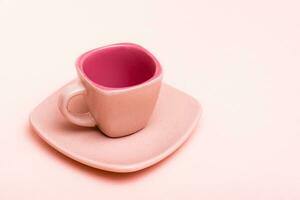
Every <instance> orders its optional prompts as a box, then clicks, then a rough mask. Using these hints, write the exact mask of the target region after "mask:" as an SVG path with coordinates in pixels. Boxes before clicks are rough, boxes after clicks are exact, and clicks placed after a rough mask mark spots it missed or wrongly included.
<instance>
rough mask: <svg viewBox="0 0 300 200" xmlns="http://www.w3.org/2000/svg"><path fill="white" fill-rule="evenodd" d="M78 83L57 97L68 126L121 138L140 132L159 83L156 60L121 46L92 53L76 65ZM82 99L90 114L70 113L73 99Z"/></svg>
mask: <svg viewBox="0 0 300 200" xmlns="http://www.w3.org/2000/svg"><path fill="white" fill-rule="evenodd" d="M76 69H77V72H78V76H79V80H78V81H76V82H74V83H73V84H71V85H69V86H68V87H66V88H65V90H64V91H63V92H62V93H61V94H60V97H59V101H58V107H59V109H60V111H61V113H62V114H63V115H64V116H65V118H67V119H68V120H69V121H70V122H72V123H74V124H77V125H79V126H87V127H94V126H98V128H99V129H100V130H101V131H102V132H103V133H104V134H106V135H107V136H110V137H121V136H126V135H129V134H132V133H135V132H137V131H138V130H141V129H143V128H144V127H145V126H146V125H147V122H148V120H149V118H150V116H151V113H152V111H153V109H154V106H155V103H156V100H157V97H158V94H159V90H160V85H161V81H162V68H161V66H160V64H159V62H158V61H157V60H156V58H155V57H154V56H153V55H152V54H151V53H150V52H148V51H147V50H146V49H144V48H143V47H141V46H138V45H136V44H130V43H121V44H114V45H109V46H105V47H102V48H97V49H94V50H91V51H89V52H87V53H84V54H83V55H81V56H80V57H79V58H78V60H77V62H76ZM77 95H84V99H85V101H86V104H87V107H88V110H89V112H87V113H82V114H78V113H72V112H70V111H69V109H68V105H69V102H70V100H71V99H72V97H74V96H77Z"/></svg>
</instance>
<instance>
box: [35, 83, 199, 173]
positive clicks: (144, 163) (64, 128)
mask: <svg viewBox="0 0 300 200" xmlns="http://www.w3.org/2000/svg"><path fill="white" fill-rule="evenodd" d="M64 87H65V86H64ZM61 90H62V89H59V90H58V91H56V92H55V93H54V94H52V95H51V96H50V97H48V98H47V99H46V100H44V101H43V102H42V103H41V104H40V105H38V106H37V107H36V108H35V109H34V110H33V112H32V113H31V115H30V123H31V125H32V127H33V128H34V129H35V131H36V133H37V134H38V135H39V136H40V137H41V138H42V139H43V140H44V141H45V142H47V143H48V144H49V145H50V146H52V147H53V148H54V149H56V150H57V151H59V152H61V153H62V154H64V155H66V156H68V157H70V158H72V159H74V160H76V161H78V162H81V163H83V164H85V165H88V166H91V167H94V168H98V169H102V170H106V171H112V172H123V173H125V172H133V171H138V170H141V169H144V168H146V167H149V166H151V165H154V164H156V163H157V162H159V161H161V160H162V159H164V158H166V157H167V156H169V155H170V154H172V153H173V152H174V151H175V150H176V149H178V148H179V147H180V146H181V145H182V144H183V143H184V142H185V141H186V140H187V139H188V138H189V136H190V135H191V133H192V131H193V130H194V128H195V127H196V125H197V122H198V120H199V118H200V115H201V106H200V104H199V103H198V102H197V101H196V100H195V99H194V98H193V97H191V96H189V95H187V94H185V93H183V92H181V91H179V90H177V89H175V88H173V87H171V86H169V85H167V84H162V86H161V91H160V95H159V98H158V101H157V104H156V107H155V109H154V111H153V114H152V116H151V119H150V121H149V122H148V125H147V126H146V127H145V128H144V129H142V130H140V131H139V132H137V133H135V134H132V135H129V136H126V137H121V138H109V137H107V136H105V135H104V134H102V133H101V132H100V131H99V129H97V128H86V127H79V126H76V125H73V124H71V123H70V122H68V121H67V120H66V119H65V118H64V117H63V116H62V114H61V113H60V112H59V110H58V108H57V100H58V96H59V94H60V91H61ZM75 106H77V108H75V109H76V110H83V109H82V108H80V106H82V105H80V104H76V105H75Z"/></svg>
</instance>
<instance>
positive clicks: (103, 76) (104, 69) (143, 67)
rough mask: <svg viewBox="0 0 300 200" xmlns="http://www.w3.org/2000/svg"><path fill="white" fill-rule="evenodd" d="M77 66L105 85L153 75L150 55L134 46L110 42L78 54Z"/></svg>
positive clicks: (121, 85)
mask: <svg viewBox="0 0 300 200" xmlns="http://www.w3.org/2000/svg"><path fill="white" fill-rule="evenodd" d="M81 59H82V62H81V64H80V68H81V70H82V71H83V73H84V74H85V75H86V77H87V78H88V79H90V80H91V81H92V82H94V83H96V84H98V85H101V86H104V87H108V88H124V87H130V86H135V85H138V84H141V83H144V82H146V81H147V80H150V79H151V78H153V77H155V75H157V73H158V72H157V62H156V61H155V59H154V58H153V56H152V55H150V54H149V53H147V52H146V51H144V50H143V49H142V48H140V47H136V46H130V45H129V46H126V45H125V46H122V45H117V46H110V47H106V48H102V49H98V50H97V49H96V50H93V51H91V52H89V53H87V54H86V55H85V57H84V58H81Z"/></svg>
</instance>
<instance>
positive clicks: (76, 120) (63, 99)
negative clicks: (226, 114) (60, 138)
mask: <svg viewBox="0 0 300 200" xmlns="http://www.w3.org/2000/svg"><path fill="white" fill-rule="evenodd" d="M85 93H86V89H85V87H84V86H83V85H82V83H81V82H80V81H79V80H77V81H75V82H72V83H71V84H69V85H68V86H66V87H65V88H64V89H63V91H62V92H61V94H60V96H59V98H58V108H59V110H60V112H61V113H62V114H63V116H64V117H65V118H66V119H68V120H69V121H70V122H72V123H73V124H76V125H79V126H86V127H94V126H96V121H95V119H94V118H93V116H92V115H91V113H90V112H87V113H82V114H77V113H71V112H70V111H69V109H68V105H69V102H70V100H71V99H72V98H73V97H74V96H77V95H84V94H85Z"/></svg>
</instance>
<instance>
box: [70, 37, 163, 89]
mask: <svg viewBox="0 0 300 200" xmlns="http://www.w3.org/2000/svg"><path fill="white" fill-rule="evenodd" d="M118 46H124V47H130V48H134V49H137V50H140V51H143V52H144V53H146V54H147V55H148V56H149V57H150V58H151V59H152V60H153V61H154V63H155V72H154V74H153V76H152V77H151V78H149V79H148V80H146V81H144V82H142V83H139V84H136V85H132V86H126V87H116V88H115V87H108V86H104V85H101V84H98V83H95V82H94V81H92V80H90V79H89V77H87V75H86V74H85V73H84V71H83V65H82V64H83V62H84V61H85V60H86V58H88V57H89V56H91V55H92V54H94V53H96V52H99V51H102V50H104V49H108V48H112V47H118ZM75 65H76V70H77V72H78V75H79V78H80V79H81V80H82V81H83V82H87V83H88V84H89V85H91V86H92V87H93V88H95V89H97V90H100V91H101V92H105V93H118V92H126V91H130V90H134V89H138V88H142V87H145V86H147V85H151V84H153V83H155V82H158V81H160V80H161V79H162V67H161V65H160V63H159V62H158V60H157V59H156V58H155V57H154V55H153V54H152V53H150V52H149V51H148V50H147V49H145V48H144V47H142V46H140V45H138V44H134V43H116V44H110V45H106V46H103V47H99V48H95V49H92V50H90V51H87V52H85V53H83V54H82V55H81V56H79V57H78V58H77V60H76V63H75Z"/></svg>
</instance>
